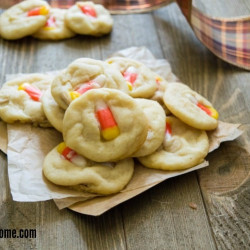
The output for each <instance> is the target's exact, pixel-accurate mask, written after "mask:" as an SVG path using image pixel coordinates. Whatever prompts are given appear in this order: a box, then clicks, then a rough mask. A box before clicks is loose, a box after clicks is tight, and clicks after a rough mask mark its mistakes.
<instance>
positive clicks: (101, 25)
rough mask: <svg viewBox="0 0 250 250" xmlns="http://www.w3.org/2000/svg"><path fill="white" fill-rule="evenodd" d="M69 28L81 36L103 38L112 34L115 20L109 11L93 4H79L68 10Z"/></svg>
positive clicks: (67, 21) (66, 18)
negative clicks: (102, 36)
mask: <svg viewBox="0 0 250 250" xmlns="http://www.w3.org/2000/svg"><path fill="white" fill-rule="evenodd" d="M65 20H66V24H67V26H68V27H69V28H70V29H71V30H73V31H74V32H76V33H77V34H81V35H93V36H101V35H104V34H107V33H110V32H111V30H112V27H113V19H112V17H111V15H110V14H109V11H108V10H107V9H105V8H104V7H103V6H102V5H100V4H94V3H93V2H88V1H87V2H77V3H76V4H75V5H73V6H72V7H71V8H69V9H68V10H67V13H66V16H65Z"/></svg>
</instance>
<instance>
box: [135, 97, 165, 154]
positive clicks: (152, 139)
mask: <svg viewBox="0 0 250 250" xmlns="http://www.w3.org/2000/svg"><path fill="white" fill-rule="evenodd" d="M135 100H136V102H137V103H138V104H139V106H140V107H141V108H142V110H143V112H144V114H145V115H146V117H147V120H148V134H147V139H146V141H145V142H144V144H143V145H142V147H141V148H140V149H139V150H138V151H137V152H136V153H135V154H133V157H141V156H145V155H149V154H152V153H153V152H154V151H155V150H156V149H157V148H159V147H160V146H161V144H162V142H163V140H164V136H165V127H166V115H165V112H164V110H163V108H162V107H161V105H160V104H159V103H157V102H156V101H152V100H147V99H140V98H138V99H135Z"/></svg>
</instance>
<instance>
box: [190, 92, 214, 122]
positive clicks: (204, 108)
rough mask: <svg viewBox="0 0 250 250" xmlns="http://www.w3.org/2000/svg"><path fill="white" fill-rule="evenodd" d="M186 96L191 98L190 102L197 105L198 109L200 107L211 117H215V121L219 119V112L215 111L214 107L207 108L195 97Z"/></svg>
mask: <svg viewBox="0 0 250 250" xmlns="http://www.w3.org/2000/svg"><path fill="white" fill-rule="evenodd" d="M186 96H187V97H188V98H189V100H190V101H191V102H193V103H194V104H196V105H197V107H199V108H200V109H202V110H203V111H204V112H206V113H207V114H208V115H209V116H211V117H213V118H214V119H218V118H219V113H218V112H217V110H216V109H214V108H213V107H210V106H205V105H203V104H201V103H200V102H198V101H197V99H196V98H195V97H194V96H193V95H190V94H187V95H186Z"/></svg>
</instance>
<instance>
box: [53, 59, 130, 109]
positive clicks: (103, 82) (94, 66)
mask: <svg viewBox="0 0 250 250" xmlns="http://www.w3.org/2000/svg"><path fill="white" fill-rule="evenodd" d="M102 87H105V88H114V89H119V90H122V91H124V92H126V93H128V91H129V89H128V86H127V84H126V81H125V80H124V79H123V77H122V75H121V73H120V72H119V71H117V70H115V69H113V68H112V67H111V66H110V65H108V64H107V63H106V62H103V61H100V60H95V59H90V58H80V59H77V60H75V61H74V62H72V63H71V64H70V65H69V66H68V67H67V69H66V70H64V71H63V72H62V73H60V74H58V76H56V77H55V78H54V80H53V83H52V87H51V93H52V95H53V97H54V99H55V101H56V102H57V103H58V105H59V106H60V107H61V108H63V109H67V107H68V105H69V104H70V103H71V101H72V100H74V99H75V98H77V97H79V96H80V95H82V94H84V93H85V92H86V91H88V90H90V89H95V88H102Z"/></svg>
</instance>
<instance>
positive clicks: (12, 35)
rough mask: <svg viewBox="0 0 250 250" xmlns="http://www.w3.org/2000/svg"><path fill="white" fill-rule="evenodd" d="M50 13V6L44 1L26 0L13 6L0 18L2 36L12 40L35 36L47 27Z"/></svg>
mask: <svg viewBox="0 0 250 250" xmlns="http://www.w3.org/2000/svg"><path fill="white" fill-rule="evenodd" d="M49 11H50V7H49V5H48V4H47V2H46V1H42V0H26V1H23V2H21V3H19V4H16V5H14V6H12V7H11V8H9V9H8V10H6V11H5V12H4V13H3V14H2V15H1V16H0V27H1V28H0V29H1V36H2V37H3V38H5V39H10V40H12V39H19V38H22V37H25V36H28V35H31V34H33V33H34V32H36V31H37V30H39V29H40V28H41V27H43V26H44V25H45V23H46V21H47V19H48V14H49Z"/></svg>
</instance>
